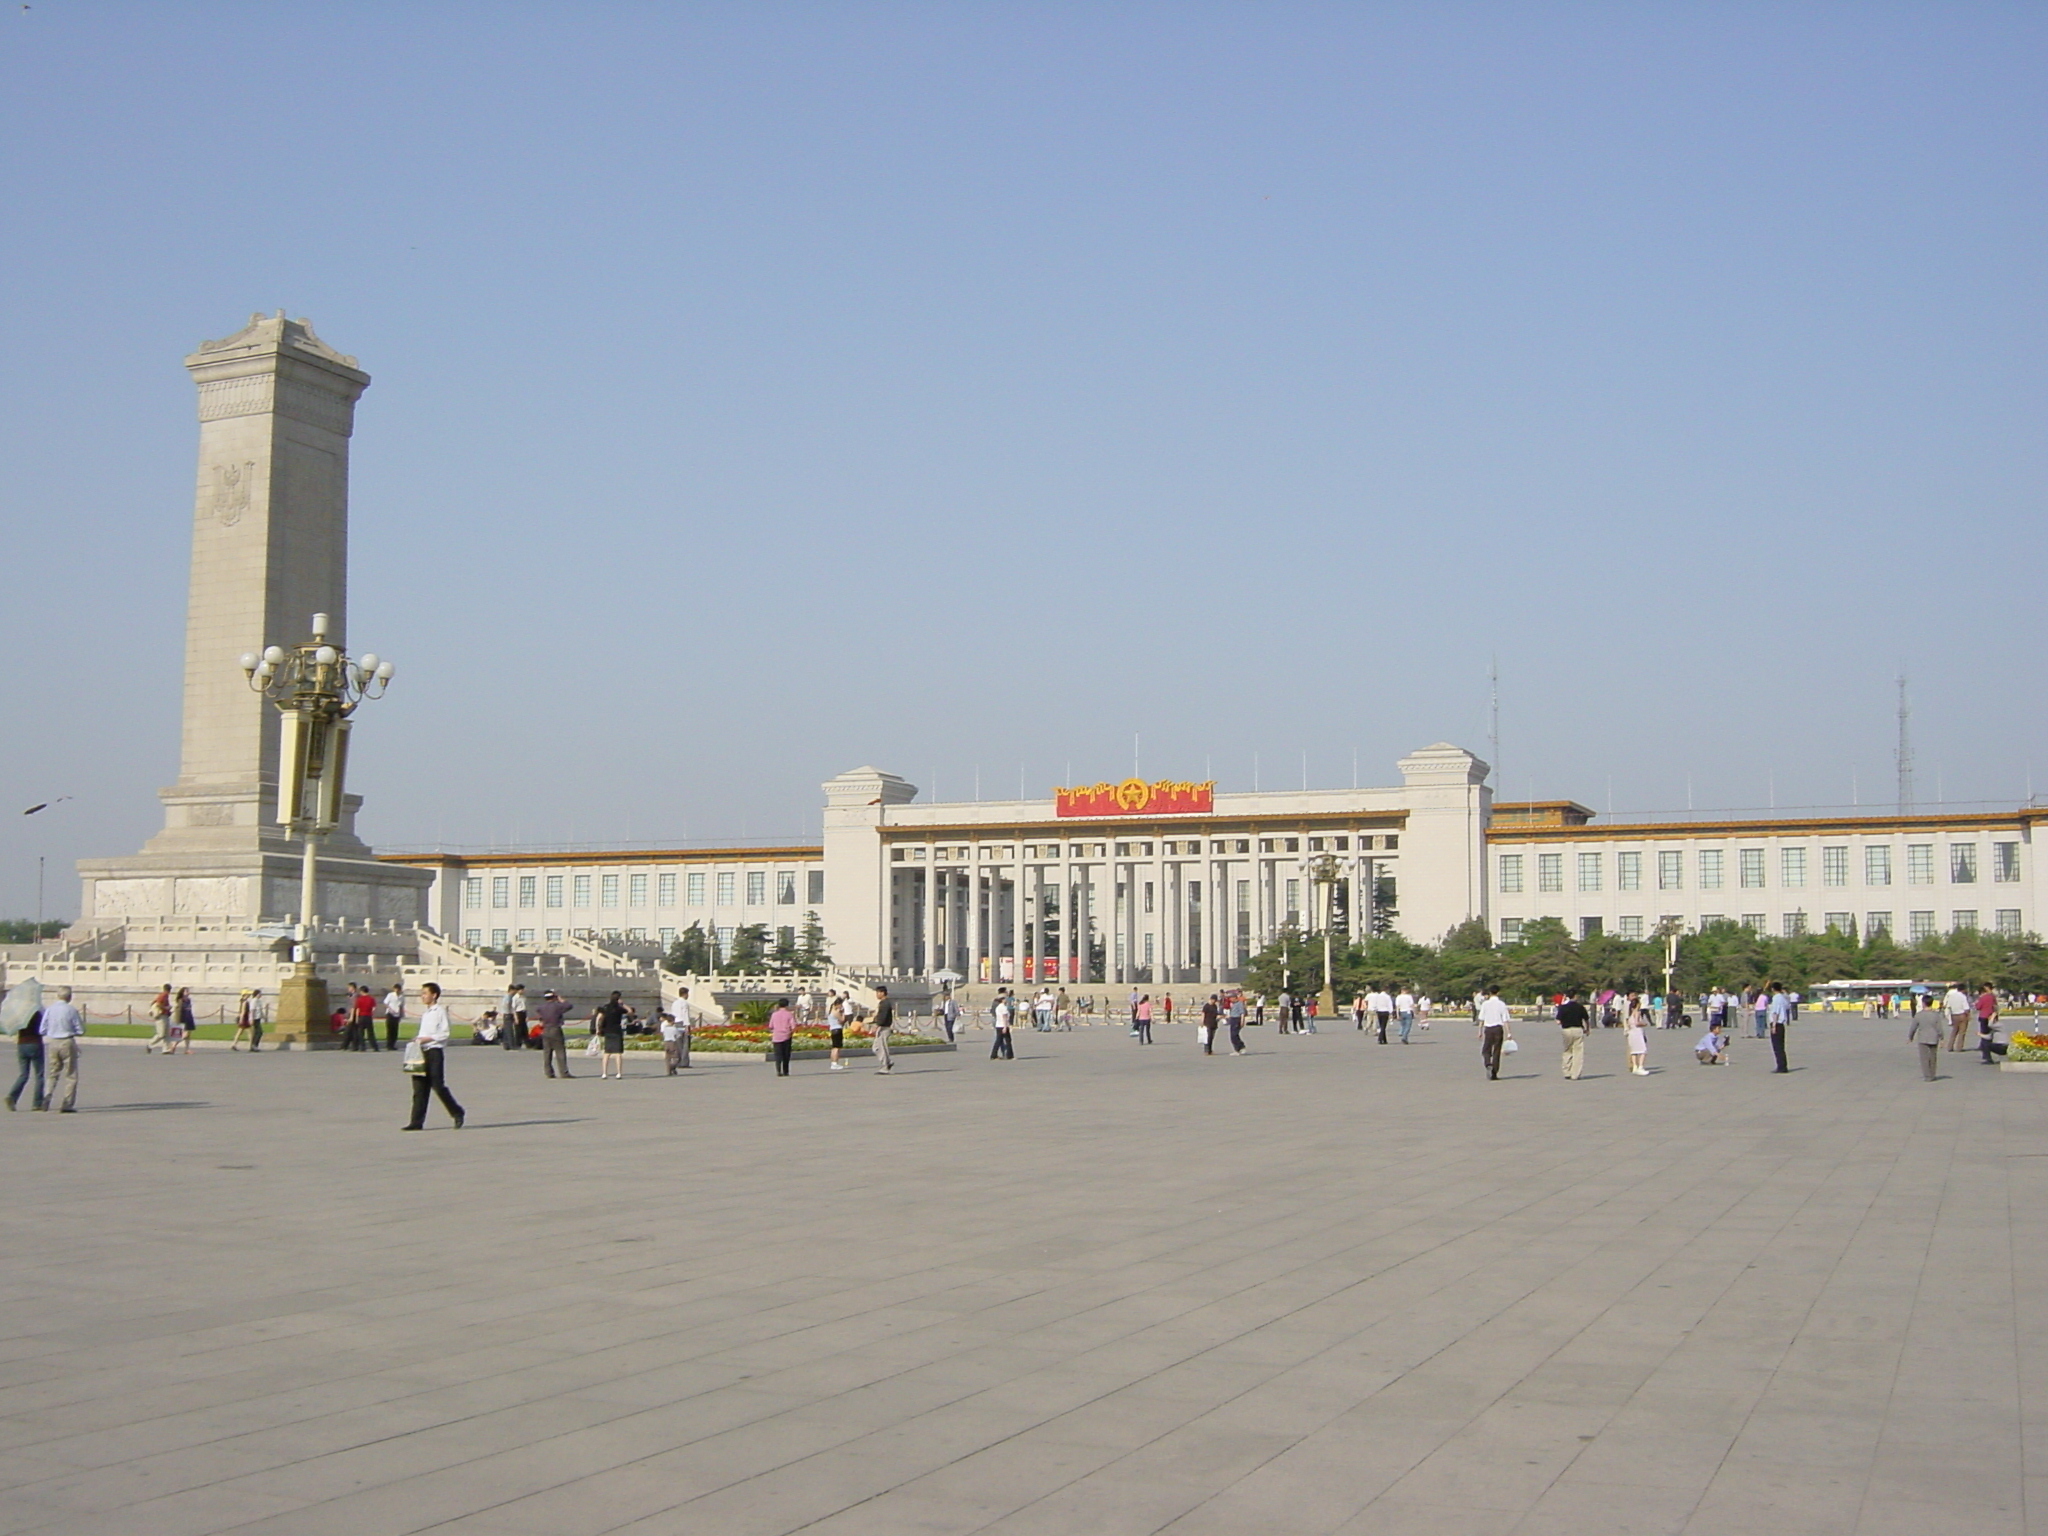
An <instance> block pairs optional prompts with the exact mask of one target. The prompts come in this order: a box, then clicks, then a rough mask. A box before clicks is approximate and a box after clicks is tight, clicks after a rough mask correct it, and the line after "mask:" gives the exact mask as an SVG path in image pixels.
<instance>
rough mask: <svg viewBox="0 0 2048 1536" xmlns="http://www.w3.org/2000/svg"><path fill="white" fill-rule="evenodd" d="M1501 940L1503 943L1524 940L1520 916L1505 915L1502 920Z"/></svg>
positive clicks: (1514, 942) (1515, 942)
mask: <svg viewBox="0 0 2048 1536" xmlns="http://www.w3.org/2000/svg"><path fill="white" fill-rule="evenodd" d="M1500 941H1501V943H1503V944H1519V943H1521V942H1522V920H1521V919H1520V918H1519V917H1504V918H1502V919H1501V920H1500Z"/></svg>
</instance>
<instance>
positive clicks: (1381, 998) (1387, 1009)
mask: <svg viewBox="0 0 2048 1536" xmlns="http://www.w3.org/2000/svg"><path fill="white" fill-rule="evenodd" d="M1365 1006H1366V1007H1368V1008H1370V1009H1371V1010H1372V1011H1373V1012H1374V1013H1392V1012H1393V1011H1394V1000H1393V999H1392V998H1391V997H1389V996H1387V994H1386V993H1384V992H1368V993H1367V994H1366V996H1365Z"/></svg>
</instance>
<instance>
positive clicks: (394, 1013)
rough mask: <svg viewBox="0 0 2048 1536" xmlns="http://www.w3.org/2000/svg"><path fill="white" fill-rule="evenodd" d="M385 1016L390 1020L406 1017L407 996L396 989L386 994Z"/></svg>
mask: <svg viewBox="0 0 2048 1536" xmlns="http://www.w3.org/2000/svg"><path fill="white" fill-rule="evenodd" d="M384 1016H385V1017H386V1018H388V1019H402V1018H404V1017H405V994H404V993H403V992H401V991H399V990H398V989H397V988H396V987H394V988H392V989H391V990H390V991H389V992H386V993H385V994H384Z"/></svg>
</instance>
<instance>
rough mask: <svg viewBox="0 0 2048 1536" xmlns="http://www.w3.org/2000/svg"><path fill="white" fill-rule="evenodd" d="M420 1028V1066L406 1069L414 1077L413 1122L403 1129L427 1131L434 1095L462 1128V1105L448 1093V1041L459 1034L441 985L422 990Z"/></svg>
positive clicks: (430, 984)
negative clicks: (456, 1031)
mask: <svg viewBox="0 0 2048 1536" xmlns="http://www.w3.org/2000/svg"><path fill="white" fill-rule="evenodd" d="M420 1001H421V1003H422V1005H423V1006H422V1007H421V1010H420V1028H419V1033H418V1034H417V1035H415V1036H414V1037H413V1042H412V1043H413V1044H414V1045H416V1046H418V1047H419V1056H420V1060H419V1066H418V1068H417V1069H416V1070H415V1069H414V1067H413V1066H412V1064H411V1063H410V1062H408V1063H407V1064H406V1070H407V1071H408V1072H410V1073H411V1074H412V1119H411V1120H409V1121H407V1122H406V1123H405V1124H404V1125H403V1126H401V1127H400V1129H401V1130H407V1131H423V1130H425V1129H426V1128H427V1096H428V1095H429V1094H432V1095H433V1096H434V1097H436V1098H438V1099H439V1100H440V1101H441V1107H442V1108H443V1109H445V1110H447V1111H448V1116H449V1118H450V1119H451V1120H453V1121H454V1122H455V1129H456V1130H458V1131H459V1130H461V1129H462V1122H463V1119H464V1118H465V1117H464V1115H463V1113H462V1106H461V1105H460V1104H458V1103H456V1102H455V1095H454V1094H452V1093H450V1092H449V1091H448V1064H447V1056H448V1051H447V1045H448V1039H449V1037H450V1036H451V1035H453V1034H454V1033H455V1026H454V1023H453V1021H452V1020H450V1019H449V1017H448V1009H447V1008H446V1007H445V1006H444V1005H443V1004H442V1002H441V984H440V983H439V982H435V981H430V982H428V983H427V984H426V985H425V986H423V987H421V988H420Z"/></svg>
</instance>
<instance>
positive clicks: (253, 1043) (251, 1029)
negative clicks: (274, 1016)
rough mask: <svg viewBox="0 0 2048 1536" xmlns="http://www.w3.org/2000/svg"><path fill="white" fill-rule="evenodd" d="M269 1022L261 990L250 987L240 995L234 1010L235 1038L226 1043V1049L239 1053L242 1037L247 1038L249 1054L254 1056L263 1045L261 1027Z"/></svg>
mask: <svg viewBox="0 0 2048 1536" xmlns="http://www.w3.org/2000/svg"><path fill="white" fill-rule="evenodd" d="M268 1020H269V1015H268V1013H267V1012H266V1011H265V1008H264V1004H263V989H262V988H261V987H251V988H250V989H249V990H248V991H246V992H244V993H243V994H242V1000H241V1002H240V1003H239V1004H237V1005H236V1008H235V1038H234V1039H233V1040H231V1041H230V1042H228V1049H229V1050H231V1051H239V1050H240V1049H241V1048H242V1036H244V1035H247V1036H248V1037H249V1054H250V1055H252V1056H253V1055H255V1054H256V1052H257V1050H258V1049H259V1048H260V1047H261V1046H262V1044H263V1026H264V1024H265V1023H267V1022H268Z"/></svg>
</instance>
